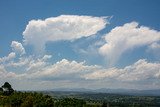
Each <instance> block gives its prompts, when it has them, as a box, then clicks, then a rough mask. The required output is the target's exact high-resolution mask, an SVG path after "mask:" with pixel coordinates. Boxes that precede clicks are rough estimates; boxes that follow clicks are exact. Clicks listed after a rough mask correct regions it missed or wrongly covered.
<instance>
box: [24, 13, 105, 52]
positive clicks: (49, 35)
mask: <svg viewBox="0 0 160 107" xmlns="http://www.w3.org/2000/svg"><path fill="white" fill-rule="evenodd" d="M107 23H108V22H107V21H106V18H105V17H92V16H78V15H61V16H58V17H51V18H47V19H45V20H31V21H29V23H28V25H27V26H26V29H25V31H24V32H23V35H24V36H23V38H24V42H25V43H26V44H30V45H33V46H34V47H35V49H36V50H37V51H43V50H44V49H45V44H46V42H48V41H60V40H69V41H72V40H76V39H79V38H82V37H88V36H91V35H94V34H96V33H97V32H98V31H100V30H102V29H103V28H104V27H105V25H106V24H107Z"/></svg>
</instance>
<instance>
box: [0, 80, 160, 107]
mask: <svg viewBox="0 0 160 107" xmlns="http://www.w3.org/2000/svg"><path fill="white" fill-rule="evenodd" d="M42 93H43V94H42ZM57 94H60V93H57ZM50 95H51V96H50ZM54 95H56V94H55V93H53V95H52V93H49V94H47V93H46V92H17V91H14V90H13V89H12V87H11V85H10V84H9V83H8V82H6V83H5V84H4V85H3V86H2V87H1V88H0V107H160V97H151V96H146V97H144V96H126V95H116V94H104V93H78V94H76V95H73V94H68V95H67V96H64V95H63V92H62V93H61V96H59V97H56V96H54Z"/></svg>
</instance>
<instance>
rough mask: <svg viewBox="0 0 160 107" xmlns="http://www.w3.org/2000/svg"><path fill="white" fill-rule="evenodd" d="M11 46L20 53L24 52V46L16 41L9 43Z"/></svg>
mask: <svg viewBox="0 0 160 107" xmlns="http://www.w3.org/2000/svg"><path fill="white" fill-rule="evenodd" d="M11 47H12V50H13V51H14V52H16V53H18V54H20V55H23V54H25V53H26V52H25V49H24V47H23V46H22V44H21V43H19V42H17V41H12V43H11Z"/></svg>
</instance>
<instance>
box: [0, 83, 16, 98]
mask: <svg viewBox="0 0 160 107" xmlns="http://www.w3.org/2000/svg"><path fill="white" fill-rule="evenodd" d="M2 88H3V93H4V95H11V94H12V93H13V92H14V90H13V88H12V86H11V85H10V84H9V83H8V82H5V83H4V85H3V86H2Z"/></svg>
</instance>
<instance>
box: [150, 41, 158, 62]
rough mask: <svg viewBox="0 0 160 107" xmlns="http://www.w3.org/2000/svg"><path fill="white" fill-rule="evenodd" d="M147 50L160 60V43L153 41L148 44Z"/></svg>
mask: <svg viewBox="0 0 160 107" xmlns="http://www.w3.org/2000/svg"><path fill="white" fill-rule="evenodd" d="M147 52H150V53H153V54H154V55H155V56H156V57H157V58H158V59H159V60H160V54H159V53H160V44H159V43H156V42H155V43H152V44H151V45H149V46H148V49H147Z"/></svg>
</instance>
